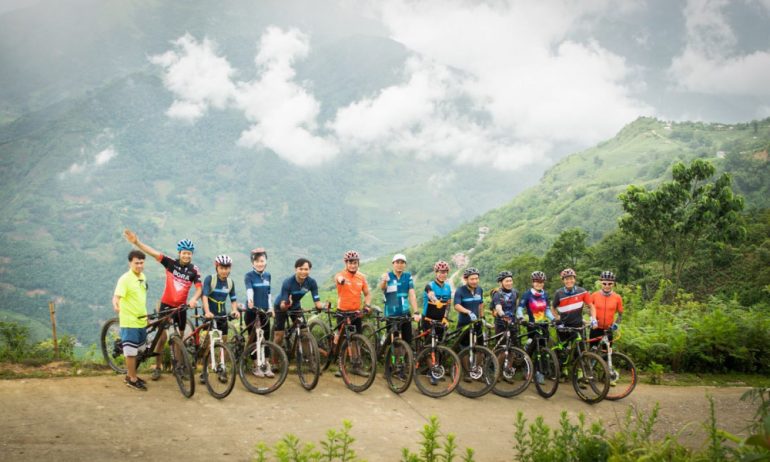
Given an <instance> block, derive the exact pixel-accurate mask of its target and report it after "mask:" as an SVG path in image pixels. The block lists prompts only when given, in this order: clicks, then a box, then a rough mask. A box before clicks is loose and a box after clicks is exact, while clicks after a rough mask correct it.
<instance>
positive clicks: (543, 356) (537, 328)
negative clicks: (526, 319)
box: [525, 322, 561, 398]
mask: <svg viewBox="0 0 770 462" xmlns="http://www.w3.org/2000/svg"><path fill="white" fill-rule="evenodd" d="M526 326H527V328H528V333H527V334H525V335H527V336H529V337H530V340H529V341H527V345H526V348H525V351H526V352H527V354H528V355H529V357H530V358H531V359H532V365H533V367H534V371H535V373H534V377H533V380H534V382H535V388H536V389H537V393H538V394H539V395H540V396H542V397H543V398H550V397H551V396H553V395H554V393H556V390H557V389H558V388H559V376H560V374H561V372H560V368H559V358H558V356H556V353H555V352H554V351H553V350H552V349H551V346H550V345H551V336H550V334H549V330H548V329H549V327H550V323H548V322H530V323H527V324H526Z"/></svg>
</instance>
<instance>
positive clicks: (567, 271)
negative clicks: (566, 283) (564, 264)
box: [561, 268, 577, 279]
mask: <svg viewBox="0 0 770 462" xmlns="http://www.w3.org/2000/svg"><path fill="white" fill-rule="evenodd" d="M570 276H572V277H573V278H576V277H577V273H576V272H575V270H573V269H572V268H567V269H565V270H564V271H562V272H561V278H562V279H564V278H568V277H570Z"/></svg>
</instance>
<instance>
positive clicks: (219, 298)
mask: <svg viewBox="0 0 770 462" xmlns="http://www.w3.org/2000/svg"><path fill="white" fill-rule="evenodd" d="M232 266H233V260H232V259H231V258H230V257H229V256H228V255H217V257H216V258H215V259H214V269H215V270H216V272H217V274H214V275H208V276H206V279H205V280H204V281H203V316H204V317H206V318H207V319H211V318H213V317H214V316H224V315H226V314H227V309H226V308H225V305H226V304H227V299H228V298H230V304H231V306H232V309H231V310H230V315H231V316H232V317H234V318H238V317H239V316H240V313H239V312H238V299H237V297H236V296H235V284H234V283H233V280H232V279H230V269H231V268H232ZM214 326H216V328H217V329H219V330H220V331H222V341H223V342H227V333H228V330H229V329H228V323H227V319H217V320H215V321H214ZM201 383H206V372H205V368H204V372H203V373H202V374H201Z"/></svg>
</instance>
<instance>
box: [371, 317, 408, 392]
mask: <svg viewBox="0 0 770 462" xmlns="http://www.w3.org/2000/svg"><path fill="white" fill-rule="evenodd" d="M377 319H378V324H377V330H375V335H374V338H375V339H376V341H377V343H376V346H375V347H374V349H375V351H377V352H378V353H376V357H377V358H380V357H382V360H383V365H384V367H385V381H386V382H388V386H389V387H390V389H391V391H393V392H395V393H403V392H405V391H406V390H407V389H408V388H409V385H410V384H411V383H412V376H413V375H414V353H413V352H412V347H411V346H410V345H409V344H408V343H407V342H406V341H404V340H403V339H402V338H401V326H402V325H404V324H409V328H410V329H411V326H412V317H411V316H409V315H407V316H392V317H387V318H386V317H382V316H377ZM380 323H384V324H383V325H380ZM388 323H390V326H388ZM386 329H387V333H386V332H384V331H385V330H386Z"/></svg>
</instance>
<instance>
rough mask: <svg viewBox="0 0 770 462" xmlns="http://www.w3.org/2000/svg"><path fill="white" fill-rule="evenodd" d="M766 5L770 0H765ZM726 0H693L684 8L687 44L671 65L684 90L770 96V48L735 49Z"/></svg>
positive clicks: (767, 5) (671, 72)
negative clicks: (767, 0)
mask: <svg viewBox="0 0 770 462" xmlns="http://www.w3.org/2000/svg"><path fill="white" fill-rule="evenodd" d="M763 4H764V5H765V7H766V8H768V7H769V6H770V3H768V2H764V3H763ZM728 5H729V2H728V1H727V0H690V1H688V2H687V5H686V6H685V9H684V16H685V20H686V26H687V44H686V46H685V48H684V50H683V51H682V53H681V54H680V55H679V56H676V57H675V58H674V59H673V60H672V62H671V66H670V68H669V75H670V76H671V78H672V79H673V80H674V82H675V84H676V86H677V87H678V88H679V89H681V90H685V91H691V92H700V93H708V94H724V95H762V96H767V95H770V86H768V85H767V76H768V75H770V48H768V49H767V50H760V51H755V52H752V53H749V54H739V53H738V52H736V43H737V39H736V37H735V34H734V32H733V29H732V27H731V26H730V24H729V22H728V20H727V17H726V16H725V14H724V8H725V7H726V6H728Z"/></svg>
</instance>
